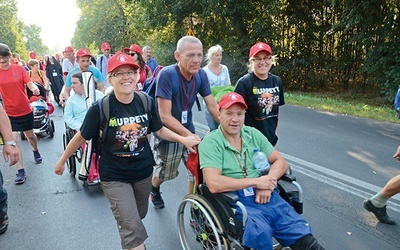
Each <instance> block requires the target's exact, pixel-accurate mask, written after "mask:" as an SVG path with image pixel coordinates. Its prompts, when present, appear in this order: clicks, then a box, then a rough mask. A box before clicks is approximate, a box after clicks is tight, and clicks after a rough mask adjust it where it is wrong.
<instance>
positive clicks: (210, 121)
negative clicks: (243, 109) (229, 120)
mask: <svg viewBox="0 0 400 250" xmlns="http://www.w3.org/2000/svg"><path fill="white" fill-rule="evenodd" d="M204 112H205V114H206V120H207V125H208V128H209V129H210V132H211V131H213V130H216V129H217V128H218V126H219V123H218V122H216V121H215V120H214V118H213V117H212V115H211V114H210V111H208V109H207V106H204Z"/></svg>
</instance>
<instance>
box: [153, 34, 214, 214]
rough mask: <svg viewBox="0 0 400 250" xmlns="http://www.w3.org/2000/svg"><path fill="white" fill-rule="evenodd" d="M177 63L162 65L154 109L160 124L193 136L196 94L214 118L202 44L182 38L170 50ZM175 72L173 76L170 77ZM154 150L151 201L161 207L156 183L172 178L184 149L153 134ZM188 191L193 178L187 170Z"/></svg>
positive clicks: (190, 37) (179, 132)
mask: <svg viewBox="0 0 400 250" xmlns="http://www.w3.org/2000/svg"><path fill="white" fill-rule="evenodd" d="M174 56H175V60H176V61H177V62H178V63H177V64H173V65H169V66H166V67H164V68H163V69H162V70H161V71H160V73H159V75H158V78H157V87H156V98H157V103H158V110H159V111H160V116H161V120H162V122H163V123H164V125H165V126H166V127H167V128H169V129H171V130H172V131H174V132H175V133H177V134H180V135H182V136H195V137H198V135H196V134H195V128H194V124H193V119H192V107H193V104H194V102H195V101H196V96H197V94H198V93H199V94H200V95H201V96H202V97H203V99H204V101H205V103H206V106H207V109H208V111H210V113H211V115H212V117H213V118H214V119H215V120H216V121H219V120H218V116H217V114H218V110H217V103H216V102H215V99H214V97H213V95H212V93H211V88H210V84H209V82H208V78H207V74H206V72H205V71H204V70H203V69H201V63H202V61H203V45H202V43H201V41H200V40H199V39H198V38H196V37H193V36H184V37H182V38H181V39H180V40H179V41H178V44H177V47H176V51H175V53H174ZM173 75H175V77H174V76H173ZM154 151H155V152H156V155H155V159H156V163H157V165H156V166H155V167H154V176H153V187H152V189H151V197H150V198H151V201H152V202H153V205H154V207H155V208H163V207H164V200H163V199H162V197H161V192H160V186H161V184H162V183H163V182H164V181H168V180H172V179H175V178H176V177H177V176H178V174H179V172H178V167H179V164H180V162H181V160H183V162H184V164H185V166H186V161H187V156H188V153H187V150H186V149H185V148H184V147H183V146H182V145H180V144H179V143H176V142H170V141H165V140H162V139H160V138H157V137H155V142H154ZM188 180H189V187H188V192H189V193H191V192H192V191H193V187H194V177H193V175H191V174H190V173H189V172H188Z"/></svg>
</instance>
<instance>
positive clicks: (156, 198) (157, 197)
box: [150, 192, 164, 208]
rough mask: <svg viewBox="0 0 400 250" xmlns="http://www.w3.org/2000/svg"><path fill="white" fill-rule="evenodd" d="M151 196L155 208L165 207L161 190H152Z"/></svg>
mask: <svg viewBox="0 0 400 250" xmlns="http://www.w3.org/2000/svg"><path fill="white" fill-rule="evenodd" d="M150 198H151V201H152V202H153V205H154V207H155V208H164V200H163V198H162V197H161V193H160V192H150Z"/></svg>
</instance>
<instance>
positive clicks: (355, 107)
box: [285, 92, 400, 123]
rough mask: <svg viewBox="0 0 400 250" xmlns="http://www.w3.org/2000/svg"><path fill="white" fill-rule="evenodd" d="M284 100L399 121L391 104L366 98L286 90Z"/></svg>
mask: <svg viewBox="0 0 400 250" xmlns="http://www.w3.org/2000/svg"><path fill="white" fill-rule="evenodd" d="M285 102H286V103H287V104H291V105H297V106H303V107H311V108H315V109H319V110H325V111H330V112H334V113H340V114H345V115H352V116H358V117H364V118H370V119H375V120H380V121H386V122H393V123H400V119H398V118H397V117H396V111H395V110H394V108H393V105H392V106H390V105H389V104H377V103H376V102H374V101H373V100H370V101H368V98H367V99H365V98H361V97H360V96H357V97H354V96H353V97H344V96H341V97H338V96H337V95H332V94H326V93H324V94H315V93H314V94H313V93H301V92H286V93H285Z"/></svg>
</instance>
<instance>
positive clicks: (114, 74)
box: [110, 71, 137, 79]
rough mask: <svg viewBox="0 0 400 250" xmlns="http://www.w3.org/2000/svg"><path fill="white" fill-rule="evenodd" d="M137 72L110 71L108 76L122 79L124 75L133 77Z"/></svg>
mask: <svg viewBox="0 0 400 250" xmlns="http://www.w3.org/2000/svg"><path fill="white" fill-rule="evenodd" d="M136 74H137V71H128V72H117V73H112V74H110V76H112V77H115V78H117V79H122V77H124V76H129V77H130V78H133V77H134V76H135V75H136Z"/></svg>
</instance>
